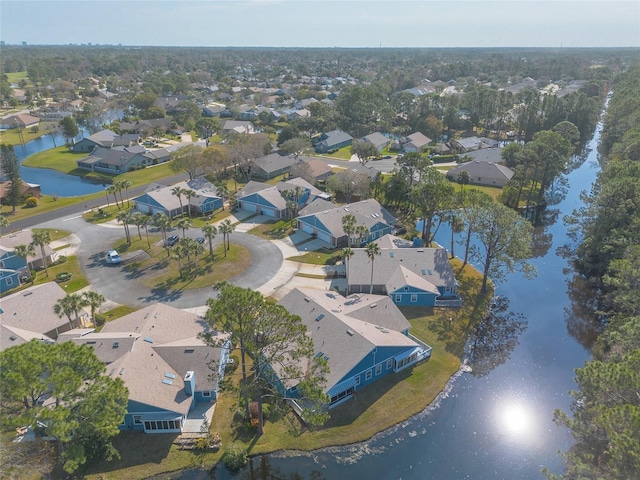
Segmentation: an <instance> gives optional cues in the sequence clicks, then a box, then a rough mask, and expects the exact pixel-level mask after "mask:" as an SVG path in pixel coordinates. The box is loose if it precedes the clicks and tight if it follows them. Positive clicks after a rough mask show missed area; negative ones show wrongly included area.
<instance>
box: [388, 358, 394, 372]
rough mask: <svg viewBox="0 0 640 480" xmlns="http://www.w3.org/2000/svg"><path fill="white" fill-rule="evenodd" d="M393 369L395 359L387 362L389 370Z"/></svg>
mask: <svg viewBox="0 0 640 480" xmlns="http://www.w3.org/2000/svg"><path fill="white" fill-rule="evenodd" d="M392 368H393V358H390V359H389V360H387V370H391V369H392Z"/></svg>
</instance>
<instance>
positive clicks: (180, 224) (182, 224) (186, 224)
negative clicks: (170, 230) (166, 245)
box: [175, 218, 191, 238]
mask: <svg viewBox="0 0 640 480" xmlns="http://www.w3.org/2000/svg"><path fill="white" fill-rule="evenodd" d="M175 226H176V227H177V228H181V229H182V238H186V235H187V234H186V231H187V230H189V229H190V228H191V220H190V219H188V218H181V219H180V220H178V221H177V222H176V223H175Z"/></svg>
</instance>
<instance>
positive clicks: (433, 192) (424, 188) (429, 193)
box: [410, 168, 454, 246]
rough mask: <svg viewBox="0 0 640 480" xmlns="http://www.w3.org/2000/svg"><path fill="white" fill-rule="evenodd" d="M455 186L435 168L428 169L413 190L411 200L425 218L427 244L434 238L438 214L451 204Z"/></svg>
mask: <svg viewBox="0 0 640 480" xmlns="http://www.w3.org/2000/svg"><path fill="white" fill-rule="evenodd" d="M453 195H454V188H453V186H452V185H451V183H450V182H449V180H447V179H446V177H445V176H444V175H442V174H441V173H440V172H438V171H437V170H436V169H434V168H430V169H428V170H427V171H426V172H425V174H424V175H423V176H422V177H421V179H420V182H419V183H418V184H417V185H416V186H415V187H414V188H413V189H412V190H411V193H410V198H411V202H412V203H413V205H414V206H415V208H416V210H417V211H418V213H419V214H420V216H421V217H422V220H423V224H422V240H423V241H424V243H425V245H426V246H429V245H431V241H432V240H433V236H434V235H435V234H432V227H433V224H434V220H435V218H436V216H438V215H439V214H441V213H442V212H443V211H444V210H445V209H446V208H447V207H448V206H449V205H450V204H451V201H452V198H453Z"/></svg>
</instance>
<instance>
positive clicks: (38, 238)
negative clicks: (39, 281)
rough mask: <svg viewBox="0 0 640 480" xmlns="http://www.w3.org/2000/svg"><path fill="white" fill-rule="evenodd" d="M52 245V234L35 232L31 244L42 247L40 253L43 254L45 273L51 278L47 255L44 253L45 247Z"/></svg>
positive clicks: (45, 231) (40, 231) (41, 231)
mask: <svg viewBox="0 0 640 480" xmlns="http://www.w3.org/2000/svg"><path fill="white" fill-rule="evenodd" d="M49 243H51V233H50V232H49V231H48V230H34V231H33V233H32V235H31V244H32V245H38V246H39V247H40V253H41V254H42V266H43V267H44V271H45V273H46V275H47V277H48V276H49V268H48V266H47V255H46V253H45V251H44V247H45V245H48V244H49Z"/></svg>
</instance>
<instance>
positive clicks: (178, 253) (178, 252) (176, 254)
mask: <svg viewBox="0 0 640 480" xmlns="http://www.w3.org/2000/svg"><path fill="white" fill-rule="evenodd" d="M168 251H169V254H170V255H171V258H175V259H176V260H177V261H178V273H179V274H180V280H182V259H183V258H184V257H186V256H187V251H186V248H185V246H184V245H183V244H182V243H178V245H176V246H175V247H174V248H171V249H169V250H168Z"/></svg>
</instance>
